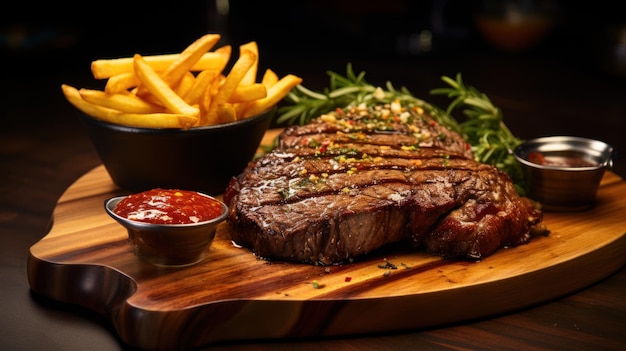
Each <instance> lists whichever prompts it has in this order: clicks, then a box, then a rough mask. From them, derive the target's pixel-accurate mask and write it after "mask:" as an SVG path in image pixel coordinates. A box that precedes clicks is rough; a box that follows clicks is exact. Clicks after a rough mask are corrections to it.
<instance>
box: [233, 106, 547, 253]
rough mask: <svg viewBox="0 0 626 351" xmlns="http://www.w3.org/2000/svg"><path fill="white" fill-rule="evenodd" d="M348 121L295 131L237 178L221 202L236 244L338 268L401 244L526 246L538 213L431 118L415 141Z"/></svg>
mask: <svg viewBox="0 0 626 351" xmlns="http://www.w3.org/2000/svg"><path fill="white" fill-rule="evenodd" d="M350 121H352V124H351V126H352V127H353V128H342V125H341V124H338V123H335V121H332V122H324V121H322V120H318V121H317V122H315V123H312V124H309V125H305V126H298V127H290V128H288V129H287V130H285V131H284V132H283V134H281V137H280V145H279V147H278V148H277V149H275V150H274V151H272V152H270V153H268V154H267V155H265V156H263V157H261V158H260V159H258V160H256V161H255V162H253V163H251V164H250V165H249V166H248V168H247V169H246V170H245V171H244V172H243V173H242V174H241V175H240V176H239V177H237V178H236V179H233V181H232V182H231V184H230V185H229V188H228V189H227V192H226V193H225V196H224V199H225V201H226V202H227V203H228V204H229V205H230V214H229V220H228V223H229V225H230V227H231V235H232V239H233V240H234V241H235V242H237V243H238V244H240V245H242V246H245V247H248V248H251V249H252V250H253V251H254V252H255V254H257V255H258V256H261V257H264V258H278V259H285V260H290V261H297V262H307V263H315V264H332V263H340V262H344V261H347V260H350V259H353V258H356V257H359V256H362V255H365V254H367V253H369V252H372V251H374V250H376V249H378V248H380V247H382V246H384V245H385V244H388V243H393V242H399V241H403V240H406V241H407V242H409V243H410V244H412V245H413V246H415V247H425V248H426V250H427V251H429V252H431V253H433V254H437V255H441V256H444V257H449V258H472V259H479V258H481V257H485V256H487V255H489V254H491V253H493V252H495V251H496V250H498V249H499V248H502V247H505V246H515V245H520V244H522V243H525V242H527V241H528V240H529V239H530V236H531V233H532V230H533V228H534V225H536V224H537V223H539V222H540V220H541V212H540V211H538V210H536V209H535V208H534V207H533V206H532V203H531V202H530V201H529V200H527V199H523V198H520V197H519V196H518V195H517V193H516V192H515V189H514V187H513V184H512V183H511V181H510V179H509V178H508V176H507V175H506V174H504V173H502V172H500V171H498V170H497V169H496V168H494V167H492V166H488V165H485V164H481V163H478V162H475V161H473V160H472V159H471V158H469V157H468V152H467V148H466V145H465V143H464V141H463V140H462V139H461V138H460V137H459V136H458V135H456V134H454V133H451V132H449V131H447V130H445V131H444V130H441V127H440V126H438V125H436V124H434V123H431V121H429V120H428V119H426V118H420V119H419V120H417V122H415V121H414V123H416V125H417V128H412V129H411V130H412V131H413V132H414V133H409V132H408V130H409V127H410V125H409V126H407V125H402V124H392V126H391V127H388V126H387V125H386V126H385V130H384V132H383V133H380V130H378V129H374V130H372V129H368V128H363V126H364V125H365V123H366V122H364V123H361V121H360V120H356V121H354V120H350ZM354 122H356V123H354ZM355 125H356V126H355ZM414 126H415V125H414ZM344 127H345V125H344ZM433 128H437V129H433ZM416 130H417V131H418V132H419V133H420V134H419V135H416V134H417V133H415V131H416ZM440 133H446V134H444V135H445V137H431V138H423V135H425V134H428V135H431V136H433V135H437V136H441V134H440ZM470 155H471V154H470Z"/></svg>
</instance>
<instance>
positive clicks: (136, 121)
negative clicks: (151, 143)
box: [61, 84, 198, 129]
mask: <svg viewBox="0 0 626 351" xmlns="http://www.w3.org/2000/svg"><path fill="white" fill-rule="evenodd" d="M61 89H62V91H63V95H65V98H66V99H67V101H69V102H70V103H71V104H72V105H74V107H76V108H77V109H78V110H80V111H82V112H83V113H85V114H86V115H88V116H91V117H94V118H98V119H101V120H104V121H107V122H110V123H116V124H122V125H127V126H133V127H140V128H183V129H189V128H191V127H192V126H193V125H195V124H196V123H197V122H198V118H197V117H192V116H187V115H180V114H171V113H146V114H138V113H124V112H120V111H117V110H113V109H110V108H107V107H102V106H100V105H94V104H92V103H89V102H87V101H85V100H83V98H82V97H81V96H80V92H79V91H78V89H76V88H74V87H72V86H70V85H67V84H62V85H61Z"/></svg>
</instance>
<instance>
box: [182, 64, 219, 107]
mask: <svg viewBox="0 0 626 351" xmlns="http://www.w3.org/2000/svg"><path fill="white" fill-rule="evenodd" d="M218 74H219V73H218V72H217V71H213V70H206V71H202V72H200V73H198V75H197V76H196V79H195V80H194V81H193V86H192V87H191V89H189V91H188V92H187V94H185V95H184V96H183V99H184V100H185V101H186V102H187V103H188V104H189V105H197V104H200V101H201V100H202V96H203V94H204V92H205V91H206V90H208V89H209V86H210V84H211V82H213V81H214V80H215V77H217V75H218Z"/></svg>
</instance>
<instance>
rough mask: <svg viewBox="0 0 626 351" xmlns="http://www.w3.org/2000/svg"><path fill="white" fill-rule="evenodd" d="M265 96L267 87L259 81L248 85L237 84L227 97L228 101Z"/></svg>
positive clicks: (243, 100) (244, 100)
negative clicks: (228, 97)
mask: <svg viewBox="0 0 626 351" xmlns="http://www.w3.org/2000/svg"><path fill="white" fill-rule="evenodd" d="M266 96H267V88H265V85H263V84H261V83H254V84H249V85H239V86H237V88H236V89H235V91H233V94H232V95H231V96H230V99H228V102H231V103H234V102H251V101H254V100H258V99H263V98H264V97H266Z"/></svg>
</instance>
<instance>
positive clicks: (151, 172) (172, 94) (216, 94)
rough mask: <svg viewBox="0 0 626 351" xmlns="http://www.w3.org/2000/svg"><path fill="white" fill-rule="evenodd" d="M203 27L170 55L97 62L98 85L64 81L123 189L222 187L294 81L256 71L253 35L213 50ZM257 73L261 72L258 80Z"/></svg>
mask: <svg viewBox="0 0 626 351" xmlns="http://www.w3.org/2000/svg"><path fill="white" fill-rule="evenodd" d="M219 40H220V35H219V34H207V35H204V36H202V37H201V38H199V39H197V40H196V41H194V42H193V43H191V44H190V45H189V46H188V47H186V48H185V49H184V50H183V51H182V52H180V53H177V54H164V55H151V56H143V55H140V54H135V55H133V56H132V57H123V58H113V59H98V60H95V61H92V62H91V71H92V74H93V77H94V78H95V79H97V80H105V81H106V82H105V86H104V88H103V89H102V90H97V89H86V88H76V87H73V86H71V85H69V84H62V85H61V88H62V92H63V94H64V96H65V98H66V99H67V100H68V102H70V103H71V104H72V105H73V106H74V107H76V108H77V109H78V110H79V111H81V112H82V114H81V121H82V122H83V124H84V126H85V128H86V131H87V134H88V136H89V138H90V139H91V141H92V143H93V145H94V148H95V149H96V152H97V153H98V155H99V156H100V158H101V161H102V163H103V164H104V166H105V168H106V170H107V171H108V173H109V174H110V176H111V178H112V180H113V182H114V183H115V184H116V185H118V186H119V187H120V188H122V189H126V190H130V191H143V190H147V189H151V188H185V189H193V190H197V191H203V192H206V193H209V194H218V193H222V192H223V191H224V190H225V189H226V186H227V185H228V182H229V181H230V179H231V178H232V177H233V176H236V175H237V174H239V173H240V172H241V171H242V170H243V169H244V168H245V166H246V165H247V164H248V162H249V161H251V160H252V158H253V157H254V155H255V153H256V152H257V150H258V147H259V144H260V142H261V139H262V138H263V135H264V134H265V132H266V130H267V128H268V127H269V125H270V123H271V120H272V117H273V116H274V114H275V111H276V104H277V103H278V102H279V101H280V100H281V99H282V98H283V97H284V96H286V95H287V94H288V93H289V91H290V90H291V89H292V88H294V87H295V86H296V85H298V84H300V83H301V81H302V79H301V78H300V77H298V76H295V75H293V74H287V75H285V76H283V77H279V76H278V75H277V74H276V73H275V72H274V71H273V70H271V69H269V68H268V69H266V70H265V71H264V72H263V74H262V75H260V74H259V49H258V45H257V43H256V42H254V41H252V42H248V43H245V44H242V45H240V46H239V50H238V51H239V56H238V57H237V58H236V59H234V58H233V61H234V62H233V63H232V65H231V66H230V68H228V66H229V62H230V61H231V54H232V51H233V50H232V47H231V46H230V45H223V46H221V47H217V48H216V49H213V48H214V47H215V46H216V44H217V43H218V41H219ZM257 76H260V79H257Z"/></svg>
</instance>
